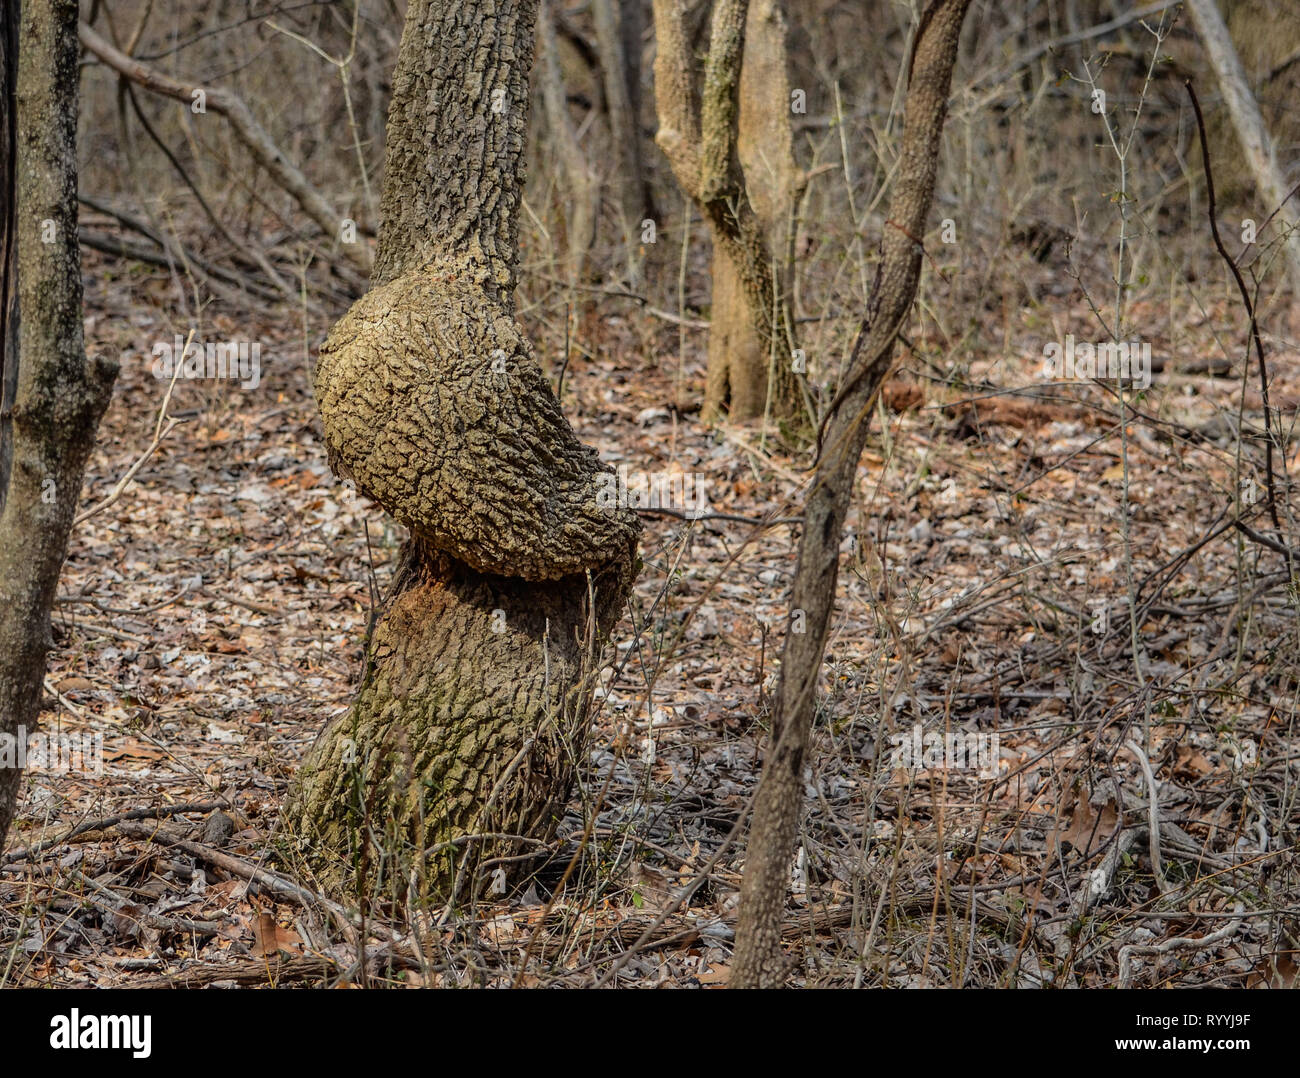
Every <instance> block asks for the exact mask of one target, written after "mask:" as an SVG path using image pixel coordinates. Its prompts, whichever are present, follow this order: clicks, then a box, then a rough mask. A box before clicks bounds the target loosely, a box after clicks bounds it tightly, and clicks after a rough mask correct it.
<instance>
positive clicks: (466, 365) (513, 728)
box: [286, 0, 639, 899]
mask: <svg viewBox="0 0 1300 1078" xmlns="http://www.w3.org/2000/svg"><path fill="white" fill-rule="evenodd" d="M536 14H537V0H496V2H495V3H484V4H476V5H467V4H462V3H459V2H457V0H413V2H412V3H411V4H410V6H409V8H408V11H407V16H406V25H405V28H404V30H403V34H402V43H401V47H400V50H399V54H398V60H397V67H396V70H395V72H394V76H393V100H392V105H391V107H390V111H389V119H388V142H387V170H386V174H385V177H384V188H383V196H382V202H381V214H382V222H381V227H380V232H379V249H378V253H377V256H376V259H375V270H374V275H373V278H372V281H371V285H372V288H371V291H370V292H369V293H368V294H367V295H366V296H364V297H362V299H361V300H359V301H358V302H357V303H356V304H355V305H354V306H353V307H352V309H351V310H350V311H349V312H348V313H347V314H346V315H345V316H344V317H343V318H342V319H340V321H339V322H338V324H337V325H336V326H335V327H334V329H333V331H332V332H331V334H330V336H329V338H328V340H327V341H326V343H325V345H324V346H323V347H322V349H321V355H320V363H319V367H318V371H317V377H316V396H317V401H318V405H319V408H320V413H321V420H322V423H323V426H324V430H325V439H326V443H327V446H328V449H329V453H330V457H331V460H332V462H333V464H334V467H335V468H336V470H337V471H338V472H339V473H340V474H342V475H344V476H348V477H351V478H352V479H354V480H355V482H356V485H357V487H358V489H360V490H361V491H363V492H364V493H365V494H367V495H368V496H370V497H371V498H373V499H375V500H376V501H378V502H379V503H380V504H381V505H383V506H384V508H386V509H387V510H388V511H389V512H390V513H391V514H392V515H393V516H394V517H396V519H397V520H399V521H400V522H401V523H403V524H405V525H406V526H407V527H408V528H409V529H410V533H411V537H410V540H409V541H408V542H407V543H406V544H405V546H404V547H403V549H402V552H401V555H400V558H399V564H398V567H397V569H396V571H395V574H394V579H393V582H392V586H391V588H390V590H389V592H388V594H387V595H386V597H385V599H384V601H383V604H382V607H381V609H380V610H379V611H377V616H376V618H375V621H374V624H373V628H372V631H371V633H370V638H369V641H368V645H367V654H366V667H365V671H364V674H363V676H362V679H361V685H360V688H359V690H358V694H357V698H356V701H355V703H354V704H353V706H352V708H351V710H350V711H349V712H348V713H347V715H345V716H343V717H342V718H340V719H339V720H337V721H335V722H333V723H331V724H330V725H329V726H328V727H327V728H326V729H325V730H324V731H323V732H322V734H321V736H320V738H319V739H318V741H317V743H316V745H315V746H314V747H313V749H312V751H311V753H310V755H309V757H308V760H307V761H306V763H305V764H304V767H303V770H302V772H301V775H300V778H299V782H298V784H297V786H296V789H295V791H294V792H293V794H292V797H291V801H290V804H289V806H288V808H287V810H286V819H287V820H288V821H289V823H290V826H291V827H292V828H293V830H295V831H296V832H297V833H298V834H299V835H300V836H301V837H302V839H303V840H304V843H305V847H306V852H307V855H308V857H309V859H310V861H311V862H312V863H313V864H314V866H315V867H316V869H317V871H318V872H319V873H320V874H322V875H323V876H324V877H325V878H326V879H328V880H332V881H335V882H342V881H344V880H347V879H351V880H353V881H354V882H355V883H356V884H357V885H358V889H359V891H360V892H361V893H362V894H363V895H365V894H379V893H381V892H384V893H400V892H404V891H407V889H408V887H410V886H411V885H412V884H413V885H414V886H415V888H416V889H417V890H418V891H421V892H425V893H427V894H429V895H431V896H436V897H439V898H443V899H446V898H450V897H453V896H454V895H455V894H456V893H458V892H459V891H460V886H461V885H462V884H466V883H468V884H471V885H473V882H474V880H475V879H478V880H482V879H484V878H486V873H487V870H488V869H489V868H493V867H502V866H507V865H512V866H517V865H518V863H519V858H520V856H521V855H523V854H527V853H528V852H529V851H531V850H532V849H533V848H534V847H535V846H536V845H537V844H538V843H539V841H540V840H543V839H545V838H546V837H547V836H548V835H549V834H550V833H551V831H552V830H553V828H554V826H555V824H556V823H557V822H558V820H559V817H560V813H561V810H562V808H563V805H564V803H565V801H566V799H567V797H568V795H569V792H570V789H571V786H572V781H573V776H574V773H575V770H574V769H575V765H576V761H577V760H578V759H579V757H580V755H581V753H582V751H583V747H584V745H585V742H586V737H587V730H588V724H589V703H590V699H591V690H592V680H593V672H594V666H595V660H596V656H597V655H598V652H599V646H600V642H601V639H602V636H603V634H604V633H606V632H607V631H608V630H609V629H610V627H611V626H612V624H613V623H614V621H615V620H616V619H617V618H618V616H619V613H620V611H621V609H622V606H623V603H624V602H625V601H626V599H627V596H628V594H629V592H630V588H631V584H632V579H633V574H634V571H635V569H634V563H635V557H636V543H637V537H638V535H639V524H638V522H637V520H636V517H635V514H634V513H632V512H630V511H628V510H627V509H626V508H622V507H620V506H619V505H618V504H617V500H616V499H611V498H606V497H603V495H604V493H605V492H607V491H608V490H609V489H611V487H610V484H609V482H608V481H609V480H610V478H611V473H610V472H609V471H608V470H607V469H606V468H605V467H604V466H602V465H601V463H600V461H599V459H598V457H597V455H596V453H595V451H594V450H592V449H589V448H588V447H586V446H584V445H583V444H582V443H581V442H579V441H578V438H577V436H576V435H575V434H574V433H573V430H572V429H571V428H570V426H569V424H568V422H567V421H566V420H565V418H564V416H563V414H562V413H561V411H560V407H559V404H558V402H557V401H556V399H555V396H554V394H553V393H552V391H551V388H550V386H549V385H548V384H547V382H546V380H545V378H544V377H543V375H542V373H541V370H540V367H539V366H538V364H537V361H536V360H535V359H534V357H533V352H532V348H531V346H530V345H529V343H528V341H527V340H526V338H525V337H524V334H523V331H522V330H521V329H520V327H519V325H518V323H517V322H516V320H515V312H514V299H513V293H514V286H515V268H516V263H517V244H516V239H517V232H518V215H519V209H520V202H521V198H522V188H523V179H524V176H523V170H524V145H525V134H526V128H527V122H528V116H527V109H528V72H529V67H530V65H531V63H532V58H533V42H534V38H533V33H534V26H535V21H536ZM476 871H477V872H478V875H476ZM494 875H495V873H494Z"/></svg>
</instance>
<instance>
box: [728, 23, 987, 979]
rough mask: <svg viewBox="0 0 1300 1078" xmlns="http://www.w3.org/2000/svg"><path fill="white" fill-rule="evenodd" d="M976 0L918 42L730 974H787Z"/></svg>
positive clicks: (804, 578)
mask: <svg viewBox="0 0 1300 1078" xmlns="http://www.w3.org/2000/svg"><path fill="white" fill-rule="evenodd" d="M969 3H970V0H932V2H931V4H930V6H929V8H927V9H926V12H925V14H924V15H923V17H922V19H921V23H920V26H919V28H918V31H917V35H916V40H915V44H914V46H913V55H912V66H911V72H910V74H911V81H910V84H909V87H908V91H907V103H906V111H905V116H904V125H905V126H904V132H903V146H902V153H901V155H900V158H899V162H898V167H897V170H896V172H895V176H894V191H893V195H892V197H891V199H890V207H889V218H888V222H889V223H888V224H887V225H886V227H885V232H884V236H883V238H882V247H883V254H884V257H883V260H882V263H881V270H880V279H879V283H878V285H877V288H876V291H875V294H874V295H873V296H872V299H871V307H870V310H869V311H868V313H867V317H866V319H864V321H863V325H862V328H861V330H860V331H859V334H858V339H857V341H856V343H855V345H854V348H853V361H852V363H851V364H850V368H849V373H848V376H847V378H846V381H845V383H844V386H843V388H842V389H841V390H840V393H839V394H838V395H837V399H836V403H835V405H834V406H833V409H832V412H831V414H830V421H829V424H828V426H827V430H826V438H825V441H824V443H823V448H822V451H821V454H820V459H819V461H818V464H817V470H816V472H815V474H814V477H813V483H812V489H811V490H810V491H809V493H808V497H807V500H806V501H805V503H804V523H803V531H802V534H801V535H800V539H799V556H798V561H797V563H796V565H795V577H794V583H793V586H792V588H791V593H790V606H791V619H792V625H798V626H799V627H801V628H803V629H804V630H805V631H803V632H794V631H787V633H786V638H785V645H784V648H783V650H782V654H781V681H780V685H779V686H778V690H777V699H776V708H775V712H774V719H773V723H772V734H771V738H770V744H769V746H768V749H767V753H766V757H765V759H764V763H763V774H762V778H761V779H760V781H759V787H758V792H757V793H756V795H755V799H754V815H753V822H752V824H751V828H750V837H749V845H748V848H747V850H746V856H745V877H744V882H743V884H742V887H741V906H740V926H739V930H738V931H737V935H736V958H735V962H734V964H733V966H732V975H731V982H730V983H731V985H732V986H733V987H738V988H758V987H765V988H771V987H778V986H780V985H781V984H782V983H783V982H784V980H785V978H786V975H787V963H786V961H785V959H784V958H783V956H782V953H781V921H782V917H783V915H784V911H785V897H786V893H787V890H788V888H789V882H790V853H791V850H792V848H793V846H794V841H795V836H796V834H797V833H798V830H799V824H800V819H801V817H802V808H803V769H804V759H805V754H806V751H807V747H808V734H809V730H810V729H811V727H812V717H813V710H814V708H813V705H814V702H815V695H816V687H817V682H818V679H819V678H820V675H821V664H822V657H823V655H824V654H825V651H826V637H827V633H828V631H829V627H830V615H831V611H832V609H833V607H834V603H835V586H836V582H837V579H838V576H839V544H840V535H841V532H842V530H843V527H844V519H845V517H846V515H847V513H848V508H849V504H850V502H851V500H852V496H853V480H854V477H855V475H856V474H857V467H858V458H859V457H860V456H861V455H862V447H863V445H864V444H865V442H866V438H867V429H868V419H869V416H870V414H871V408H872V404H873V402H874V400H875V397H876V394H877V392H879V389H880V386H881V384H882V383H883V382H884V380H885V377H886V376H887V375H888V373H889V369H890V366H891V365H892V363H893V356H894V342H895V339H896V338H897V336H898V333H899V330H900V329H902V325H903V321H904V319H905V318H906V317H907V314H908V312H909V310H910V309H911V306H912V301H913V300H914V299H915V297H916V288H917V283H918V281H919V279H920V273H921V254H922V251H921V247H920V246H919V244H918V243H917V242H916V241H915V240H914V239H913V237H919V236H922V235H924V234H925V224H926V219H927V217H928V216H929V212H930V204H931V201H932V199H933V195H934V181H935V172H936V169H937V167H938V159H939V139H940V136H941V135H942V133H943V123H944V118H945V116H946V114H947V104H948V90H949V86H950V84H951V81H952V68H953V63H954V61H955V59H956V56H957V42H958V38H959V37H960V34H961V26H962V21H963V20H964V18H965V16H966V9H967V7H968V6H969Z"/></svg>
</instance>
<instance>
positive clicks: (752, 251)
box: [654, 0, 803, 420]
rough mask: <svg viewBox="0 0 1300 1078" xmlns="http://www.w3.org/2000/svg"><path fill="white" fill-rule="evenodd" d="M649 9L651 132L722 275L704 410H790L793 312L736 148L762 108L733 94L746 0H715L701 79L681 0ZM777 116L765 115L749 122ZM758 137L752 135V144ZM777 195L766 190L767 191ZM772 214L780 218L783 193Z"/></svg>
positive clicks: (796, 381) (750, 413) (658, 0)
mask: <svg viewBox="0 0 1300 1078" xmlns="http://www.w3.org/2000/svg"><path fill="white" fill-rule="evenodd" d="M770 6H773V5H764V7H765V9H766V8H768V7H770ZM654 14H655V34H656V37H657V38H658V52H657V54H656V58H655V102H656V107H657V109H658V112H659V133H658V135H657V136H656V139H657V141H658V143H659V146H660V148H661V149H662V150H663V151H664V154H665V156H666V157H667V158H668V162H669V164H670V165H671V166H672V169H673V174H674V175H675V176H676V177H677V182H678V183H679V184H680V185H681V187H682V190H684V191H685V192H686V193H687V195H688V196H690V198H691V199H692V200H693V201H694V202H695V203H696V205H697V206H698V207H699V209H700V212H701V213H702V214H703V215H704V218H705V220H706V221H708V223H709V231H710V234H711V235H712V237H713V243H714V252H715V253H714V267H715V275H716V274H718V272H719V269H721V280H720V281H719V279H718V277H717V276H715V280H714V286H715V293H714V299H713V309H712V320H713V323H714V328H711V330H710V344H709V357H710V358H709V376H708V384H707V387H706V392H707V399H706V409H705V418H706V419H716V418H718V416H719V415H720V414H721V412H722V411H723V409H724V407H725V408H726V411H727V414H728V415H729V416H730V418H731V419H733V420H747V419H754V418H757V417H758V416H762V415H764V414H766V413H767V412H768V407H769V402H770V414H771V415H773V416H775V417H778V418H792V417H794V416H796V415H798V414H799V411H800V408H801V406H802V403H803V395H802V390H801V376H800V375H798V374H796V373H795V371H794V361H793V353H794V351H795V349H796V348H797V347H798V345H797V337H796V334H795V326H794V319H793V317H792V316H791V312H790V308H789V303H788V301H787V297H786V295H785V292H784V286H783V282H782V273H781V266H780V264H779V263H778V261H777V260H776V259H775V258H774V256H773V252H772V247H771V243H770V241H769V237H768V235H767V232H766V230H765V228H764V222H763V220H762V219H761V218H760V217H759V215H758V213H757V212H756V209H755V205H754V202H753V200H752V198H751V191H750V190H749V188H748V186H747V183H748V177H747V176H746V174H745V173H744V171H743V169H742V164H741V160H740V151H739V143H740V138H741V136H740V126H741V122H742V117H744V116H746V115H752V116H756V117H757V116H761V115H762V112H763V110H764V108H765V107H770V102H769V101H768V100H767V99H766V96H765V99H764V102H763V105H760V106H757V107H756V109H755V110H754V111H752V112H750V111H749V110H748V109H747V108H746V106H745V105H743V104H742V102H741V98H742V87H741V83H742V59H743V58H744V56H745V55H746V45H745V37H746V28H747V24H748V21H749V3H748V0H716V3H715V4H714V7H713V21H712V30H711V36H710V41H709V55H708V59H707V61H706V64H705V71H704V78H703V80H702V82H701V80H699V79H698V78H697V77H696V73H695V65H694V62H693V60H692V52H691V49H690V38H689V35H688V34H687V32H686V27H685V21H686V15H687V11H686V3H685V0H655V4H654ZM764 25H765V27H766V26H769V25H772V24H771V22H770V20H765V22H764ZM782 25H783V24H782ZM768 40H769V41H770V38H769V39H768ZM783 57H784V47H783V46H782V58H783ZM786 85H788V83H787V84H786ZM789 110H790V105H789V98H788V92H787V96H786V98H785V100H784V102H783V103H782V104H781V105H780V112H779V113H778V115H779V116H780V117H782V118H783V119H784V122H785V123H786V124H787V125H788V123H789ZM780 122H781V121H778V120H776V119H775V117H766V118H764V119H763V120H761V121H760V120H756V121H755V126H758V125H759V124H763V125H767V124H773V123H780ZM761 141H762V140H761V137H760V138H758V139H755V140H754V143H755V145H756V147H757V146H759V145H761ZM772 152H774V154H775V156H776V158H777V159H780V158H781V157H782V155H783V152H784V151H783V149H782V147H781V146H780V144H778V145H776V146H774V147H772ZM777 198H778V193H777V191H776V190H775V188H773V189H772V192H771V199H772V200H773V202H775V200H776V199H777ZM775 212H777V213H778V215H780V216H782V217H785V216H788V211H787V206H786V204H785V203H784V199H782V205H781V207H780V209H779V211H775ZM782 253H783V254H784V252H782ZM724 260H725V266H724V265H722V263H723V261H724ZM715 332H716V333H717V334H718V338H717V340H716V341H715V340H714V336H713V334H714V333H715Z"/></svg>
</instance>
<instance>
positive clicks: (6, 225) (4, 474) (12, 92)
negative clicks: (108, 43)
mask: <svg viewBox="0 0 1300 1078" xmlns="http://www.w3.org/2000/svg"><path fill="white" fill-rule="evenodd" d="M17 107H18V4H17V3H13V4H5V5H4V8H3V9H0V511H3V509H4V506H5V491H7V490H8V489H9V470H10V468H11V467H12V465H13V406H14V396H15V394H17V392H18V231H17V228H18V218H17V212H18V175H17V154H18V115H17Z"/></svg>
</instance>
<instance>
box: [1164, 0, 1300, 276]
mask: <svg viewBox="0 0 1300 1078" xmlns="http://www.w3.org/2000/svg"><path fill="white" fill-rule="evenodd" d="M1188 8H1189V9H1190V10H1191V13H1192V21H1193V22H1194V23H1195V24H1196V32H1197V34H1198V35H1199V36H1200V38H1201V44H1202V45H1204V47H1205V55H1206V56H1207V57H1208V59H1209V61H1210V65H1211V66H1212V67H1213V68H1214V73H1215V76H1216V77H1217V78H1218V80H1219V88H1220V89H1221V90H1222V91H1223V100H1224V102H1225V103H1226V104H1227V106H1228V115H1229V116H1231V117H1232V124H1233V127H1234V128H1236V131H1237V138H1238V139H1239V140H1240V141H1241V148H1242V151H1243V153H1244V154H1245V157H1246V164H1247V165H1248V166H1249V168H1250V172H1251V175H1252V176H1254V178H1255V184H1256V186H1257V188H1258V189H1259V196H1260V198H1261V199H1262V200H1263V202H1262V204H1260V205H1259V207H1258V211H1259V220H1260V221H1261V222H1263V220H1264V219H1265V218H1267V217H1269V216H1270V215H1272V214H1273V213H1275V212H1276V213H1277V215H1278V216H1277V218H1276V219H1275V220H1276V221H1277V226H1278V228H1279V229H1280V230H1281V231H1282V232H1284V233H1287V237H1286V241H1285V242H1286V257H1287V264H1288V266H1289V267H1290V272H1291V283H1292V287H1293V288H1295V289H1296V290H1297V291H1300V229H1297V228H1296V221H1297V218H1298V217H1300V215H1297V213H1296V212H1295V211H1294V210H1293V209H1292V208H1291V206H1290V205H1288V204H1287V194H1288V192H1289V188H1288V187H1287V185H1286V181H1285V180H1284V178H1283V176H1282V171H1281V169H1279V168H1278V164H1277V156H1276V154H1275V153H1274V152H1273V143H1272V141H1271V140H1270V139H1269V137H1268V130H1267V128H1265V126H1264V118H1263V117H1262V116H1261V115H1260V112H1259V104H1258V103H1257V102H1256V101H1255V96H1254V94H1252V93H1251V92H1250V83H1249V82H1248V81H1247V79H1246V72H1245V69H1244V68H1243V67H1242V66H1241V59H1240V58H1239V57H1238V55H1237V50H1236V49H1235V48H1234V47H1233V44H1232V37H1231V36H1230V35H1229V34H1228V27H1227V25H1226V24H1225V23H1224V21H1223V16H1222V15H1221V14H1219V9H1218V7H1217V6H1215V3H1214V0H1188Z"/></svg>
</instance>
